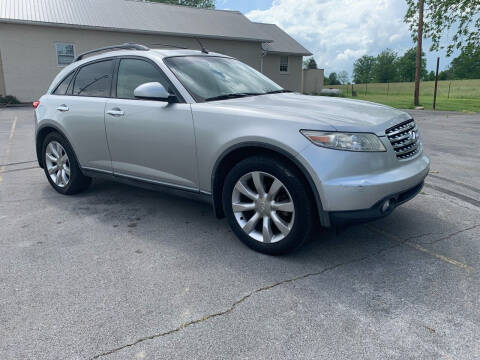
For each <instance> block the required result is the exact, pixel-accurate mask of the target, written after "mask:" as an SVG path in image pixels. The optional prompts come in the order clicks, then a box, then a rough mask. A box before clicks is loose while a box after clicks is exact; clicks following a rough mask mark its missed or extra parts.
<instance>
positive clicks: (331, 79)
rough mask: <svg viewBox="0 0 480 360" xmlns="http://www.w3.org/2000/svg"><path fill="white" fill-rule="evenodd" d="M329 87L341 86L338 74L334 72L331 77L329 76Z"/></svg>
mask: <svg viewBox="0 0 480 360" xmlns="http://www.w3.org/2000/svg"><path fill="white" fill-rule="evenodd" d="M328 85H340V81H338V76H337V73H336V72H332V73H330V75H328Z"/></svg>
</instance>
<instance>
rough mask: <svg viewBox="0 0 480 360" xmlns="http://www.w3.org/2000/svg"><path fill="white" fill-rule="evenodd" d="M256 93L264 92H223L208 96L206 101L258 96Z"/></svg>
mask: <svg viewBox="0 0 480 360" xmlns="http://www.w3.org/2000/svg"><path fill="white" fill-rule="evenodd" d="M256 95H263V94H262V93H235V94H223V95H218V96H213V97H209V98H206V99H205V101H215V100H227V99H236V98H241V97H245V96H256Z"/></svg>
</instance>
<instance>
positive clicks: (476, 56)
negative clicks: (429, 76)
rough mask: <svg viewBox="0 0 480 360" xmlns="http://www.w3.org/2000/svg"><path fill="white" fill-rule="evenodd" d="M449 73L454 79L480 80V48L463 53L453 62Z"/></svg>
mask: <svg viewBox="0 0 480 360" xmlns="http://www.w3.org/2000/svg"><path fill="white" fill-rule="evenodd" d="M449 72H450V74H451V77H452V78H454V79H480V48H478V49H474V50H472V49H466V50H464V51H462V52H461V53H460V55H459V56H457V57H456V58H455V59H453V60H452V62H451V64H450V68H449Z"/></svg>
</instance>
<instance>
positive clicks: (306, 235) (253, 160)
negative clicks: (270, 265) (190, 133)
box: [222, 156, 315, 255]
mask: <svg viewBox="0 0 480 360" xmlns="http://www.w3.org/2000/svg"><path fill="white" fill-rule="evenodd" d="M259 183H260V184H262V185H261V186H258V184H259ZM281 186H283V187H281ZM245 188H246V190H245ZM279 188H280V190H278V189H279ZM262 189H263V193H262ZM249 191H250V192H249ZM255 194H256V197H253V196H252V195H255ZM247 195H248V196H247ZM260 198H263V200H259V199H260ZM222 203H223V209H224V212H225V214H226V216H227V219H228V223H229V225H230V227H231V228H232V230H233V232H234V233H235V234H236V235H237V237H238V238H239V239H240V240H241V241H242V242H243V243H245V244H246V245H247V246H248V247H250V248H251V249H253V250H256V251H259V252H261V253H264V254H269V255H281V254H286V253H289V252H292V251H294V250H296V249H297V248H299V247H300V246H301V245H303V244H304V243H305V242H306V241H307V240H309V239H310V237H311V234H312V229H313V225H314V220H313V219H314V213H315V208H314V205H313V199H312V196H311V192H310V191H309V188H308V184H307V183H306V182H305V180H304V179H303V177H302V176H301V174H300V172H299V171H298V170H297V169H296V168H295V167H294V166H292V165H290V164H289V163H287V162H286V161H284V160H282V159H280V158H276V157H273V156H254V157H249V158H247V159H245V160H242V161H241V162H239V163H238V164H236V165H235V166H234V167H233V168H232V169H231V170H230V172H229V173H228V174H227V176H226V178H225V181H224V185H223V190H222ZM252 203H253V205H252ZM292 203H293V208H292V205H291V204H292ZM253 206H254V207H253ZM234 207H235V211H234ZM255 216H256V218H255V219H253V218H254V217H255ZM265 218H267V220H266V219H265ZM255 222H256V225H255V226H253V230H252V224H253V223H255ZM278 225H280V226H278ZM285 225H287V227H285ZM244 229H245V230H244ZM287 230H288V231H287Z"/></svg>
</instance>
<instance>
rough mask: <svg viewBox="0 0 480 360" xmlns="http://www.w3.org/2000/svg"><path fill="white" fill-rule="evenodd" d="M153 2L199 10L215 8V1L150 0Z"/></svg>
mask: <svg viewBox="0 0 480 360" xmlns="http://www.w3.org/2000/svg"><path fill="white" fill-rule="evenodd" d="M148 1H152V2H158V3H165V4H175V5H183V6H191V7H197V8H207V9H214V8H215V0H148Z"/></svg>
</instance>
